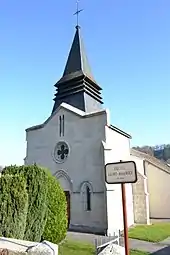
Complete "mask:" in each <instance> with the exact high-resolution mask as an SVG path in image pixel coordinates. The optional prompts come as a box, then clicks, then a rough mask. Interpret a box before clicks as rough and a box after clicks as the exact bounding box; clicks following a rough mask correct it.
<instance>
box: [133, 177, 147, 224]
mask: <svg viewBox="0 0 170 255" xmlns="http://www.w3.org/2000/svg"><path fill="white" fill-rule="evenodd" d="M137 175H138V181H137V182H136V183H134V184H132V190H133V206H134V221H135V223H137V224H149V223H150V220H149V194H148V191H147V177H146V176H145V175H142V174H141V173H139V172H138V173H137Z"/></svg>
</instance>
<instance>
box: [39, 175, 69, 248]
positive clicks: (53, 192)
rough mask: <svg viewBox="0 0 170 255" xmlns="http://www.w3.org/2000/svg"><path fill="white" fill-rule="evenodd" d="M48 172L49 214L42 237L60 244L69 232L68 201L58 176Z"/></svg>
mask: <svg viewBox="0 0 170 255" xmlns="http://www.w3.org/2000/svg"><path fill="white" fill-rule="evenodd" d="M47 174H48V214H47V215H48V216H47V222H46V225H45V228H44V233H43V236H42V238H43V239H44V240H48V241H50V242H53V243H56V244H58V243H59V242H61V241H62V240H63V239H64V238H65V237H66V233H67V224H68V222H67V202H66V197H65V194H64V191H63V190H62V188H61V186H60V184H59V182H58V181H57V179H56V177H54V176H52V174H51V173H50V172H47Z"/></svg>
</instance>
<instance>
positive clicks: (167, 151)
mask: <svg viewBox="0 0 170 255" xmlns="http://www.w3.org/2000/svg"><path fill="white" fill-rule="evenodd" d="M133 149H135V150H138V151H141V152H145V153H147V154H149V155H151V156H154V157H156V158H157V159H159V160H162V161H164V162H166V163H168V164H170V144H164V145H156V146H154V147H152V146H148V145H146V146H142V147H139V146H137V147H133Z"/></svg>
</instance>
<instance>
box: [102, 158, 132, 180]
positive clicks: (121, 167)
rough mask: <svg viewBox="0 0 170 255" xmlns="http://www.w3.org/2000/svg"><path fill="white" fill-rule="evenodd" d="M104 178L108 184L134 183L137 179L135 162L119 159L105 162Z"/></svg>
mask: <svg viewBox="0 0 170 255" xmlns="http://www.w3.org/2000/svg"><path fill="white" fill-rule="evenodd" d="M105 179H106V182H107V183H108V184H120V183H135V182H136V181H137V171H136V164H135V162H134V161H120V162H115V163H108V164H106V166H105Z"/></svg>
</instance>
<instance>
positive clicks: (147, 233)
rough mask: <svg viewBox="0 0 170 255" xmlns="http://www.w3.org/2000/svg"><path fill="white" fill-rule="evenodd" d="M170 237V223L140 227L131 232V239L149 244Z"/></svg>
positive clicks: (132, 229)
mask: <svg viewBox="0 0 170 255" xmlns="http://www.w3.org/2000/svg"><path fill="white" fill-rule="evenodd" d="M168 236H170V222H166V223H165V222H164V223H161V222H160V223H156V224H152V225H138V226H135V227H134V228H131V229H130V230H129V238H134V239H139V240H144V241H148V242H154V243H156V242H160V241H162V240H164V239H166V238H167V237H168Z"/></svg>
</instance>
